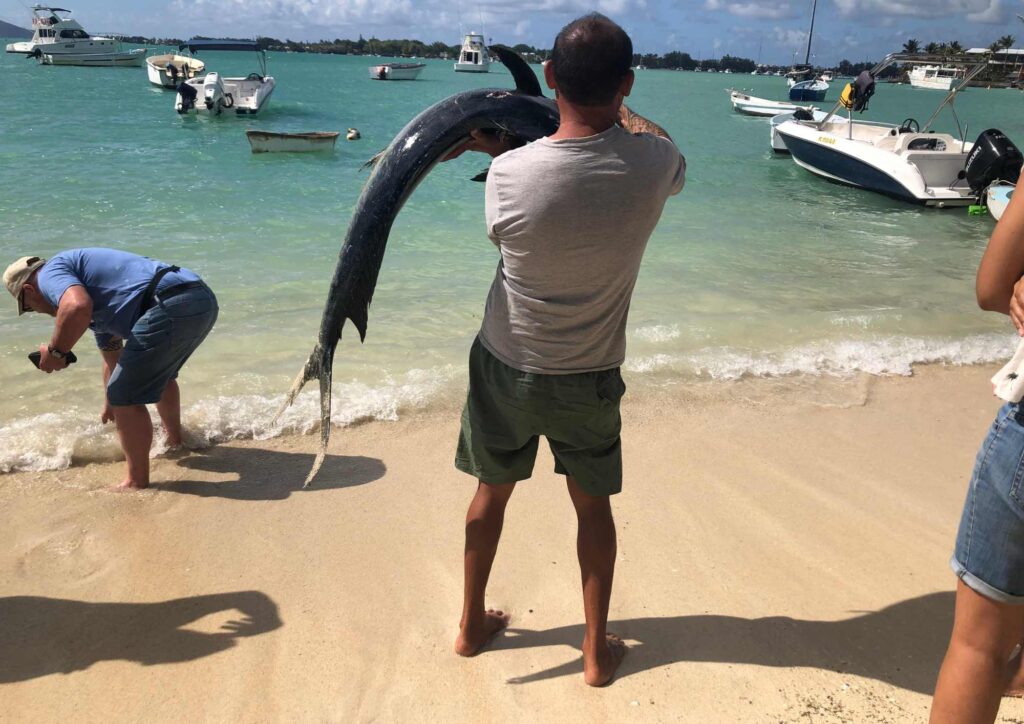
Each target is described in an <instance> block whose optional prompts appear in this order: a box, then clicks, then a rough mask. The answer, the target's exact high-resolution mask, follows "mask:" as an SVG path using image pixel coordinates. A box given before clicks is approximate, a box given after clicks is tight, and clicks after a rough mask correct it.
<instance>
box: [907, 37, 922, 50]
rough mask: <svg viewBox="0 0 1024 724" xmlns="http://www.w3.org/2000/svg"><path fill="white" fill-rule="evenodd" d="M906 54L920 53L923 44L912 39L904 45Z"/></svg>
mask: <svg viewBox="0 0 1024 724" xmlns="http://www.w3.org/2000/svg"><path fill="white" fill-rule="evenodd" d="M903 52H904V53H920V52H921V44H920V43H919V42H917V38H911V39H910V40H908V41H907V42H905V43H904V44H903Z"/></svg>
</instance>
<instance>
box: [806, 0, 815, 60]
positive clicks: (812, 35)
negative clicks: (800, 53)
mask: <svg viewBox="0 0 1024 724" xmlns="http://www.w3.org/2000/svg"><path fill="white" fill-rule="evenodd" d="M817 10H818V0H814V4H813V5H812V6H811V29H810V30H809V31H808V33H807V54H806V55H804V65H810V64H811V39H812V38H813V37H814V14H815V12H816V11H817Z"/></svg>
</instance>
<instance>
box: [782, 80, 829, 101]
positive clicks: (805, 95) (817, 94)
mask: <svg viewBox="0 0 1024 724" xmlns="http://www.w3.org/2000/svg"><path fill="white" fill-rule="evenodd" d="M828 89H829V85H828V83H825V82H823V81H820V80H805V81H802V82H800V83H797V84H796V85H794V86H793V87H791V88H790V89H789V100H791V101H793V102H794V103H820V102H821V101H823V100H825V94H826V93H828Z"/></svg>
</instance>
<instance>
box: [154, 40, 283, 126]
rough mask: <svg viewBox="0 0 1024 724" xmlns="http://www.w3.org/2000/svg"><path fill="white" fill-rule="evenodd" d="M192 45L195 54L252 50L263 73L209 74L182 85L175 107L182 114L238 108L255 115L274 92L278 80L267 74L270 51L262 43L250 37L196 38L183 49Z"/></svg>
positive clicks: (179, 88) (239, 111)
mask: <svg viewBox="0 0 1024 724" xmlns="http://www.w3.org/2000/svg"><path fill="white" fill-rule="evenodd" d="M185 48H188V50H189V52H190V53H192V54H193V55H195V54H196V53H197V52H199V51H200V50H203V51H209V50H251V51H255V53H256V57H257V58H258V60H259V65H260V72H259V73H250V74H249V75H247V76H245V77H244V78H243V77H225V76H222V75H221V74H220V73H207V74H206V75H205V76H203V77H201V78H192V79H191V80H187V81H185V82H184V83H182V84H180V85H179V86H178V92H177V94H176V95H175V99H174V110H176V111H177V112H178V113H182V114H184V113H188V112H189V111H191V110H195V111H196V112H207V113H212V114H214V115H220V114H221V113H222V112H223V111H232V110H233V111H234V112H235V113H236V114H238V115H247V114H248V115H252V114H256V113H259V112H260V110H261V109H262V108H263V106H264V105H266V103H267V101H269V100H270V96H271V94H272V93H273V92H274V79H273V78H272V77H271V76H269V75H267V54H266V53H265V52H264V51H263V50H262V49H261V48H260V46H259V44H257V43H256V42H254V41H249V40H199V39H196V38H193V39H192V40H190V41H188V42H187V43H184V44H182V45H181V46H180V47H179V50H184V49H185Z"/></svg>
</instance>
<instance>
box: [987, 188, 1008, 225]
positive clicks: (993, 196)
mask: <svg viewBox="0 0 1024 724" xmlns="http://www.w3.org/2000/svg"><path fill="white" fill-rule="evenodd" d="M1013 191H1014V187H1013V186H1012V185H1010V184H993V185H992V186H989V187H988V189H987V190H986V191H985V205H986V206H987V207H988V212H989V213H990V214H991V215H992V218H993V219H995V220H996V221H999V219H1001V218H1003V212H1004V211H1006V207H1007V205H1008V204H1009V203H1010V199H1011V198H1012V197H1013Z"/></svg>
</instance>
